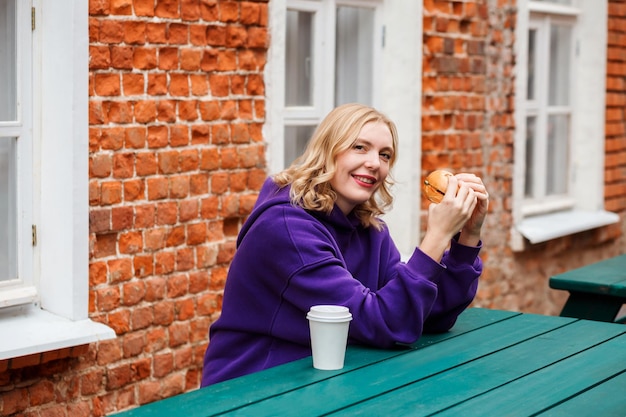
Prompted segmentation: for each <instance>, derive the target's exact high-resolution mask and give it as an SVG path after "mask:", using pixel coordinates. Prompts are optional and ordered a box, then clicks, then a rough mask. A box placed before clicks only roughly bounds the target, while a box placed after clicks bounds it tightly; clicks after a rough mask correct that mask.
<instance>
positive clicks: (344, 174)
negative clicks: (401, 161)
mask: <svg viewBox="0 0 626 417" xmlns="http://www.w3.org/2000/svg"><path fill="white" fill-rule="evenodd" d="M393 152H394V150H393V138H392V136H391V131H390V130H389V127H388V126H387V125H386V124H385V123H383V122H371V123H367V124H366V125H364V126H363V128H362V129H361V132H360V133H359V135H358V137H357V140H356V141H355V142H354V143H353V144H352V145H351V147H350V148H349V149H347V150H345V151H343V152H342V153H340V154H339V155H337V161H336V172H335V175H334V177H333V178H332V180H330V185H331V186H332V188H333V190H334V191H335V193H337V201H335V203H336V204H337V206H338V207H339V208H340V209H341V211H342V212H343V213H344V214H348V213H350V212H351V211H352V209H354V207H356V206H357V205H359V204H362V203H365V202H366V201H367V200H369V199H370V197H371V196H372V194H374V192H375V191H376V190H377V189H378V187H380V185H381V184H382V183H383V181H385V178H387V175H388V174H389V164H390V161H391V158H392V156H393Z"/></svg>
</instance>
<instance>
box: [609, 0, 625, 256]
mask: <svg viewBox="0 0 626 417" xmlns="http://www.w3.org/2000/svg"><path fill="white" fill-rule="evenodd" d="M607 55H608V62H607V79H606V90H607V91H606V159H605V164H606V173H605V181H606V185H605V189H604V193H605V196H606V207H607V210H611V211H615V212H620V213H622V214H623V215H625V216H626V1H624V0H620V1H616V0H612V1H610V2H609V33H608V49H607ZM622 251H626V248H622Z"/></svg>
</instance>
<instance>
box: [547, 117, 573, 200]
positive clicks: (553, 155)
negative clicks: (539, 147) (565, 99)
mask: <svg viewBox="0 0 626 417" xmlns="http://www.w3.org/2000/svg"><path fill="white" fill-rule="evenodd" d="M547 136H548V154H547V158H546V159H547V161H546V162H547V164H548V166H547V169H546V172H547V173H548V175H547V176H546V194H547V195H554V194H564V193H566V192H567V172H568V161H569V116H568V115H563V114H561V115H552V116H550V117H548V135H547Z"/></svg>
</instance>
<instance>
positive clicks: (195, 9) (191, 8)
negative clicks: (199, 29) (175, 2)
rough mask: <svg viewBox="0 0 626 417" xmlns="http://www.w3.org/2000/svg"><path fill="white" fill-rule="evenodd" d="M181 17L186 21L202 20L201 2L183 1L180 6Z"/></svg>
mask: <svg viewBox="0 0 626 417" xmlns="http://www.w3.org/2000/svg"><path fill="white" fill-rule="evenodd" d="M180 16H181V18H182V19H183V20H186V21H196V20H199V19H200V2H199V1H196V0H182V1H181V4H180Z"/></svg>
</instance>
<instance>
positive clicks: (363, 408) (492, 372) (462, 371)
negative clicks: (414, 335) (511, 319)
mask: <svg viewBox="0 0 626 417" xmlns="http://www.w3.org/2000/svg"><path fill="white" fill-rule="evenodd" d="M525 318H528V317H527V316H525ZM547 321H551V320H549V319H548V320H547ZM620 331H621V329H619V330H617V329H615V328H614V325H608V324H607V325H605V326H598V324H597V323H594V322H589V321H577V322H574V323H570V324H569V325H567V326H563V327H559V328H555V329H553V330H551V331H548V332H545V333H543V334H542V335H540V336H538V337H534V338H532V339H530V340H520V341H519V343H516V344H515V345H512V346H509V347H507V348H505V349H497V350H494V351H493V353H492V354H489V355H483V354H482V352H481V353H479V354H476V355H474V357H475V358H476V359H475V360H473V361H469V362H466V363H464V364H462V365H460V366H457V367H451V368H450V369H449V370H447V371H445V372H441V373H431V375H432V376H431V377H429V378H425V379H423V380H416V381H415V382H414V383H412V384H407V385H405V386H403V387H401V388H398V389H396V390H395V391H393V392H390V393H389V394H387V395H382V396H380V397H373V398H372V399H371V400H370V401H364V402H361V403H360V404H358V405H356V406H355V407H351V408H348V409H346V410H344V411H342V412H339V413H337V414H336V415H350V416H358V415H373V414H376V413H378V412H381V411H382V410H385V412H386V413H388V415H407V414H416V415H420V416H422V415H429V414H431V413H435V412H437V411H439V410H441V409H445V408H446V407H452V406H454V405H455V404H459V403H462V402H463V401H467V400H468V399H471V398H473V397H475V396H479V395H481V394H483V393H485V392H489V391H490V390H493V389H495V388H497V387H499V386H501V385H503V384H506V383H507V382H508V381H511V380H512V379H517V378H521V377H523V376H524V375H527V374H529V373H532V372H535V371H537V370H538V369H542V368H543V367H545V366H547V365H550V364H552V363H554V362H558V361H559V360H561V358H563V356H569V355H574V354H577V353H579V352H580V351H582V350H585V349H587V348H589V347H590V346H593V345H595V344H597V343H600V342H602V341H605V340H607V339H609V338H611V337H614V336H615V335H616V334H619V333H620ZM529 335H530V334H529ZM501 337H503V336H501ZM465 339H467V337H465ZM470 345H471V344H470ZM472 350H473V348H472ZM476 353H478V352H476ZM412 366H415V365H412ZM333 415H335V414H333ZM456 415H462V416H465V415H469V414H465V413H464V412H463V413H458V414H456ZM481 415H503V414H499V413H498V411H497V410H495V412H494V413H492V414H490V413H485V414H481Z"/></svg>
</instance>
